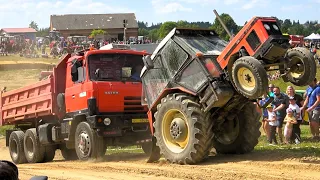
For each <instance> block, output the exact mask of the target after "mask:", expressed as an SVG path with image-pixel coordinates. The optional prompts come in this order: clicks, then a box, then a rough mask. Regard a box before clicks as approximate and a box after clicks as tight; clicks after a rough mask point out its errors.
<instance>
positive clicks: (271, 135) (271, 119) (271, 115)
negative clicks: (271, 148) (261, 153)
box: [266, 104, 278, 145]
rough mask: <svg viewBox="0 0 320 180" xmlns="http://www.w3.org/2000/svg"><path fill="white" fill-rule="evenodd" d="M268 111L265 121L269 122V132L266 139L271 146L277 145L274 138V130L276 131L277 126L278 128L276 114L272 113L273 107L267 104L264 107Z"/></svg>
mask: <svg viewBox="0 0 320 180" xmlns="http://www.w3.org/2000/svg"><path fill="white" fill-rule="evenodd" d="M266 108H267V110H268V119H267V121H268V122H269V125H270V128H269V130H270V132H269V137H268V142H269V144H270V145H271V144H272V143H273V144H278V142H277V138H276V130H277V126H278V122H277V119H276V113H275V112H273V107H272V105H271V104H268V106H267V107H266Z"/></svg>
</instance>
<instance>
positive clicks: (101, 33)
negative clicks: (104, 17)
mask: <svg viewBox="0 0 320 180" xmlns="http://www.w3.org/2000/svg"><path fill="white" fill-rule="evenodd" d="M106 33H107V32H106V31H105V30H102V29H94V30H92V31H91V34H90V36H92V37H93V38H95V37H96V36H98V35H104V34H106Z"/></svg>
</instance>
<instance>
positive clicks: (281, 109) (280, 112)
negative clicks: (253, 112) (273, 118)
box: [272, 87, 289, 143]
mask: <svg viewBox="0 0 320 180" xmlns="http://www.w3.org/2000/svg"><path fill="white" fill-rule="evenodd" d="M273 93H274V100H273V102H272V104H273V105H274V106H275V108H274V109H273V112H275V113H276V115H277V123H278V124H277V125H278V127H277V133H278V135H279V140H280V143H283V134H282V126H283V121H284V118H285V117H286V115H287V114H286V109H287V108H288V106H289V100H288V96H287V95H285V94H284V93H281V92H280V88H279V87H274V88H273Z"/></svg>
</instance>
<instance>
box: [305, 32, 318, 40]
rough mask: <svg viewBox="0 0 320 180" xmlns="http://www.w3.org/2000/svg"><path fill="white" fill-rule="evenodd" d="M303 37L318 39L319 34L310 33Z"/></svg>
mask: <svg viewBox="0 0 320 180" xmlns="http://www.w3.org/2000/svg"><path fill="white" fill-rule="evenodd" d="M304 39H309V40H315V39H320V35H319V34H315V33H312V34H310V35H309V36H307V37H305V38H304Z"/></svg>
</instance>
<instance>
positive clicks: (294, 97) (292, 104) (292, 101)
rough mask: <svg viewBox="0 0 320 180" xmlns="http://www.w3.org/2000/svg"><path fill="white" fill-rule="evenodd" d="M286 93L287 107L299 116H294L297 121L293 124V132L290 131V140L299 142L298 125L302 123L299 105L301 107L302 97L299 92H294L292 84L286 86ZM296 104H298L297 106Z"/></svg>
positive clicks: (299, 130) (299, 131)
mask: <svg viewBox="0 0 320 180" xmlns="http://www.w3.org/2000/svg"><path fill="white" fill-rule="evenodd" d="M286 93H287V95H288V97H289V108H291V109H293V110H294V111H296V112H295V113H296V114H297V116H299V117H297V116H296V119H297V123H296V124H293V132H292V136H291V142H293V141H295V143H296V144H299V143H300V142H301V137H300V134H301V129H300V125H301V123H302V113H301V110H300V107H302V104H303V97H302V96H300V95H299V94H296V91H295V89H294V88H293V87H292V86H288V87H287V91H286ZM297 106H298V108H297ZM297 109H298V110H297Z"/></svg>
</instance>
